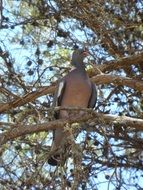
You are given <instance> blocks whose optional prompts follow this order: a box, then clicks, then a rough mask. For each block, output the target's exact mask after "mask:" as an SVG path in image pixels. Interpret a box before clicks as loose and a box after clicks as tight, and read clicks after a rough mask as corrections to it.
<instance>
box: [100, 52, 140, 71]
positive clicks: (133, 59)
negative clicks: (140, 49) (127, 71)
mask: <svg viewBox="0 0 143 190" xmlns="http://www.w3.org/2000/svg"><path fill="white" fill-rule="evenodd" d="M139 64H143V53H140V54H138V55H134V56H130V57H126V58H122V59H119V60H116V61H110V62H105V63H104V64H102V65H99V66H97V67H98V69H99V70H101V71H102V72H105V71H113V70H116V69H120V68H125V67H127V66H129V65H139Z"/></svg>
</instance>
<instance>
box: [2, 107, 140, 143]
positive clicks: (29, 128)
mask: <svg viewBox="0 0 143 190" xmlns="http://www.w3.org/2000/svg"><path fill="white" fill-rule="evenodd" d="M58 109H61V108H58ZM62 109H66V110H82V111H86V113H84V115H82V116H76V117H74V118H69V119H58V120H54V121H50V122H48V123H41V124H36V125H20V124H16V125H15V124H13V127H12V128H11V129H10V130H9V131H7V132H5V133H3V134H1V135H0V144H1V145H2V144H4V143H6V142H7V141H9V140H13V139H15V138H17V137H20V136H23V135H27V134H32V133H38V132H41V131H49V130H53V129H56V128H57V127H64V125H65V124H66V123H69V124H72V123H75V122H79V123H80V122H85V121H88V120H89V119H92V120H94V122H95V124H103V125H105V124H108V125H112V126H113V125H114V124H120V125H121V126H129V127H131V128H135V129H139V130H143V120H142V119H138V118H131V117H126V116H114V115H111V114H102V113H96V112H95V111H93V110H92V109H87V108H83V109H81V108H62ZM17 125H18V127H17ZM118 127H119V126H118ZM95 130H96V129H95Z"/></svg>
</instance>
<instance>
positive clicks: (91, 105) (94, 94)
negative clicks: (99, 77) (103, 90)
mask: <svg viewBox="0 0 143 190" xmlns="http://www.w3.org/2000/svg"><path fill="white" fill-rule="evenodd" d="M91 88H92V92H91V96H90V99H89V102H88V108H94V107H95V105H96V101H97V89H96V85H95V84H94V83H91Z"/></svg>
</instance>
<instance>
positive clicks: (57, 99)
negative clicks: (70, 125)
mask: <svg viewBox="0 0 143 190" xmlns="http://www.w3.org/2000/svg"><path fill="white" fill-rule="evenodd" d="M65 86H66V81H65V80H64V79H62V80H60V81H59V83H58V86H57V88H56V91H55V94H54V98H53V105H52V107H57V106H60V105H61V102H62V98H63V94H64V91H65ZM54 117H55V119H58V118H59V111H58V112H56V113H55V114H54Z"/></svg>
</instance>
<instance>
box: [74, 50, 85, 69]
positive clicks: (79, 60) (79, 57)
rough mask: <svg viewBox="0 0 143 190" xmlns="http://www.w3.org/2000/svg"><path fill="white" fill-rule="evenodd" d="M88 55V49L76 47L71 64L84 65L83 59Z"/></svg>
mask: <svg viewBox="0 0 143 190" xmlns="http://www.w3.org/2000/svg"><path fill="white" fill-rule="evenodd" d="M87 56H88V50H87V49H86V48H85V49H76V50H75V51H74V52H73V54H72V60H71V64H72V65H73V66H75V67H81V66H84V63H83V60H84V58H85V57H87Z"/></svg>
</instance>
